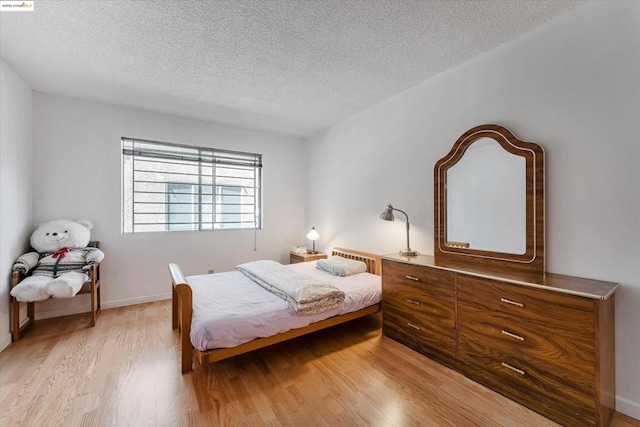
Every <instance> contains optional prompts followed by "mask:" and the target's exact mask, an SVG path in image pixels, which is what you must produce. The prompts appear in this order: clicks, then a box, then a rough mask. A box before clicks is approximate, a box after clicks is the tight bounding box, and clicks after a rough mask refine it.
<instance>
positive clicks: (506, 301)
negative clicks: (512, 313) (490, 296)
mask: <svg viewBox="0 0 640 427" xmlns="http://www.w3.org/2000/svg"><path fill="white" fill-rule="evenodd" d="M500 301H502V302H504V303H507V304H511V305H515V306H517V307H524V304H523V303H521V302H516V301H511V300H510V299H506V298H500Z"/></svg>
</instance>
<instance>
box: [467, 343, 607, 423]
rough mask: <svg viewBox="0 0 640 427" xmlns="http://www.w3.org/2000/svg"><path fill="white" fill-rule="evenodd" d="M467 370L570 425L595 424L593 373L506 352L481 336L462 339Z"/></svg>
mask: <svg viewBox="0 0 640 427" xmlns="http://www.w3.org/2000/svg"><path fill="white" fill-rule="evenodd" d="M458 358H459V360H460V361H461V362H462V363H463V364H464V365H466V374H467V375H468V376H469V377H471V378H473V379H475V380H477V381H480V382H482V383H483V384H485V385H487V386H489V387H490V388H492V389H494V390H496V391H498V392H500V393H502V394H504V395H506V396H508V397H510V398H512V399H514V400H516V401H518V402H520V403H522V404H524V405H526V406H528V407H530V408H532V409H534V410H536V411H538V412H540V413H542V414H545V415H547V416H549V417H550V418H552V419H554V420H557V421H559V422H561V423H562V424H565V425H568V426H586V425H594V424H595V420H596V419H597V418H596V416H595V414H596V407H595V400H594V395H595V383H594V381H593V377H587V376H583V375H575V374H573V373H571V372H569V371H567V370H565V369H561V368H557V367H555V366H553V365H550V364H546V363H544V362H541V361H539V360H537V359H531V358H528V357H526V356H524V355H523V354H522V353H515V352H503V351H501V350H500V349H498V348H492V347H490V346H488V345H487V344H486V343H485V342H484V341H482V340H481V339H478V340H475V339H472V338H471V339H467V340H464V342H462V341H461V342H460V343H459V348H458Z"/></svg>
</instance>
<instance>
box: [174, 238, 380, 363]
mask: <svg viewBox="0 0 640 427" xmlns="http://www.w3.org/2000/svg"><path fill="white" fill-rule="evenodd" d="M331 255H332V256H340V257H343V258H348V259H351V260H357V261H362V262H363V263H364V264H365V266H366V272H364V273H360V274H355V275H353V276H349V277H337V276H333V275H331V274H329V273H326V272H324V271H320V270H319V269H316V268H315V266H316V263H317V261H313V262H306V263H299V264H291V265H288V266H286V267H287V268H288V269H291V270H294V271H296V272H299V273H301V274H305V275H307V274H308V275H310V276H316V277H320V276H321V275H324V278H325V279H327V280H328V281H329V282H331V283H332V284H333V285H335V286H336V287H338V288H340V289H341V290H343V291H344V292H345V295H346V297H345V300H344V303H342V304H340V306H339V307H336V308H333V309H331V310H327V311H325V312H322V313H318V314H312V315H305V316H300V315H297V314H296V313H295V311H293V309H292V308H291V307H290V305H289V303H288V302H287V301H285V300H283V299H281V298H280V297H277V296H275V295H273V294H271V293H269V292H268V291H266V290H264V289H263V288H261V287H260V286H259V285H258V284H256V283H254V282H252V280H251V279H249V278H248V277H246V276H245V275H244V274H243V273H241V272H239V271H231V272H225V273H216V274H207V275H198V276H189V277H188V278H187V277H185V275H184V274H183V272H182V270H181V268H180V267H179V266H178V265H177V264H174V263H172V264H169V274H170V276H171V281H172V284H173V286H172V289H173V290H172V326H173V329H178V334H179V339H180V350H181V368H182V373H183V374H184V373H187V372H190V371H191V370H192V369H193V354H194V353H195V355H196V357H197V359H198V361H199V362H200V364H201V365H205V364H209V363H213V362H217V361H220V360H223V359H227V358H229V357H233V356H237V355H240V354H243V353H247V352H249V351H253V350H257V349H259V348H262V347H266V346H269V345H272V344H276V343H279V342H282V341H286V340H289V339H292V338H296V337H299V336H302V335H305V334H309V333H311V332H315V331H319V330H321V329H325V328H328V327H331V326H334V325H338V324H340V323H344V322H348V321H350V320H354V319H357V318H360V317H363V316H368V315H370V314H373V313H377V312H379V311H380V309H381V303H380V300H381V298H380V296H381V289H380V288H381V286H380V256H378V255H375V254H371V253H367V252H361V251H355V250H350V249H343V248H334V249H333V250H332V252H331ZM254 288H255V289H254ZM214 289H215V290H217V291H215V290H214ZM212 292H215V293H212ZM233 292H236V294H237V295H236V298H229V295H228V294H229V293H233ZM249 294H251V295H254V294H255V297H254V296H252V297H251V298H254V300H248V299H247V298H248V297H247V296H246V295H249ZM225 297H226V298H227V299H225ZM247 307H250V309H247ZM244 325H246V326H247V327H248V329H249V330H248V331H245V330H244V329H246V328H245V327H244ZM256 325H257V326H256ZM252 327H253V330H251V328H252ZM256 327H257V328H258V330H257V332H256ZM252 333H253V334H254V335H251V334H252Z"/></svg>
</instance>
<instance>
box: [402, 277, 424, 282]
mask: <svg viewBox="0 0 640 427" xmlns="http://www.w3.org/2000/svg"><path fill="white" fill-rule="evenodd" d="M405 277H406V278H407V279H409V280H413V281H414V282H419V281H420V279H418V278H417V277H413V276H405Z"/></svg>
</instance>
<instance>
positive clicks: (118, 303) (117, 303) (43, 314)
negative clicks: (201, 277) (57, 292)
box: [36, 292, 171, 320]
mask: <svg viewBox="0 0 640 427" xmlns="http://www.w3.org/2000/svg"><path fill="white" fill-rule="evenodd" d="M167 299H171V292H167V293H165V294H158V295H151V296H146V297H138V298H127V299H121V300H114V301H102V303H101V304H100V308H101V309H103V310H104V309H109V308H117V307H126V306H128V305H136V304H144V303H147V302H154V301H163V300H167ZM87 310H88V307H87V306H86V305H80V306H73V307H64V308H58V309H50V310H37V309H36V320H44V319H51V318H53V317H61V316H70V315H72V314H80V313H86V312H87Z"/></svg>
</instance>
